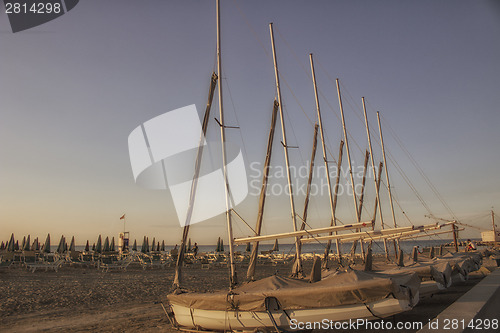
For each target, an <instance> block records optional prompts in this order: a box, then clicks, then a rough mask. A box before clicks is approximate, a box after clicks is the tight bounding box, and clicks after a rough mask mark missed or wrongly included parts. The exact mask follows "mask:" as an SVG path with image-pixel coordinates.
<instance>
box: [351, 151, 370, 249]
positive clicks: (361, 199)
mask: <svg viewBox="0 0 500 333" xmlns="http://www.w3.org/2000/svg"><path fill="white" fill-rule="evenodd" d="M369 155H370V153H369V152H368V150H367V151H366V153H365V162H364V164H363V165H364V169H363V180H362V181H361V196H360V197H359V209H358V210H359V218H360V219H361V217H362V216H363V202H364V198H365V184H366V172H367V169H368V158H369V157H370V156H369ZM356 231H361V229H357V230H356ZM359 244H360V247H361V255H362V256H363V258H365V246H364V244H363V241H360V242H359ZM352 246H353V247H354V243H353V244H352Z"/></svg>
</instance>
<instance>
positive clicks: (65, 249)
mask: <svg viewBox="0 0 500 333" xmlns="http://www.w3.org/2000/svg"><path fill="white" fill-rule="evenodd" d="M67 251H68V243H66V237H64V252H67Z"/></svg>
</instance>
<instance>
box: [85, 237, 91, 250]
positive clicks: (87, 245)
mask: <svg viewBox="0 0 500 333" xmlns="http://www.w3.org/2000/svg"><path fill="white" fill-rule="evenodd" d="M89 251H90V246H89V240H88V239H87V244H85V252H89Z"/></svg>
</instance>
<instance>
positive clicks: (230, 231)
mask: <svg viewBox="0 0 500 333" xmlns="http://www.w3.org/2000/svg"><path fill="white" fill-rule="evenodd" d="M217 74H218V75H219V78H222V60H221V39H220V0H217ZM218 88H219V89H218V93H219V118H220V119H219V122H220V124H221V126H220V139H221V145H222V170H223V173H224V189H225V194H226V221H227V233H228V237H229V265H230V274H231V276H230V287H231V288H232V287H234V286H235V285H236V284H237V283H238V281H237V278H236V269H235V266H234V238H233V224H232V222H231V203H230V202H229V195H230V193H229V184H228V178H227V167H226V160H227V157H226V131H225V122H224V110H223V104H224V103H223V102H222V101H223V100H222V84H221V83H220V82H219V85H218Z"/></svg>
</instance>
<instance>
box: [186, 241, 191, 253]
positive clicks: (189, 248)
mask: <svg viewBox="0 0 500 333" xmlns="http://www.w3.org/2000/svg"><path fill="white" fill-rule="evenodd" d="M186 252H191V238H189V241H188V247H187V250H186Z"/></svg>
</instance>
